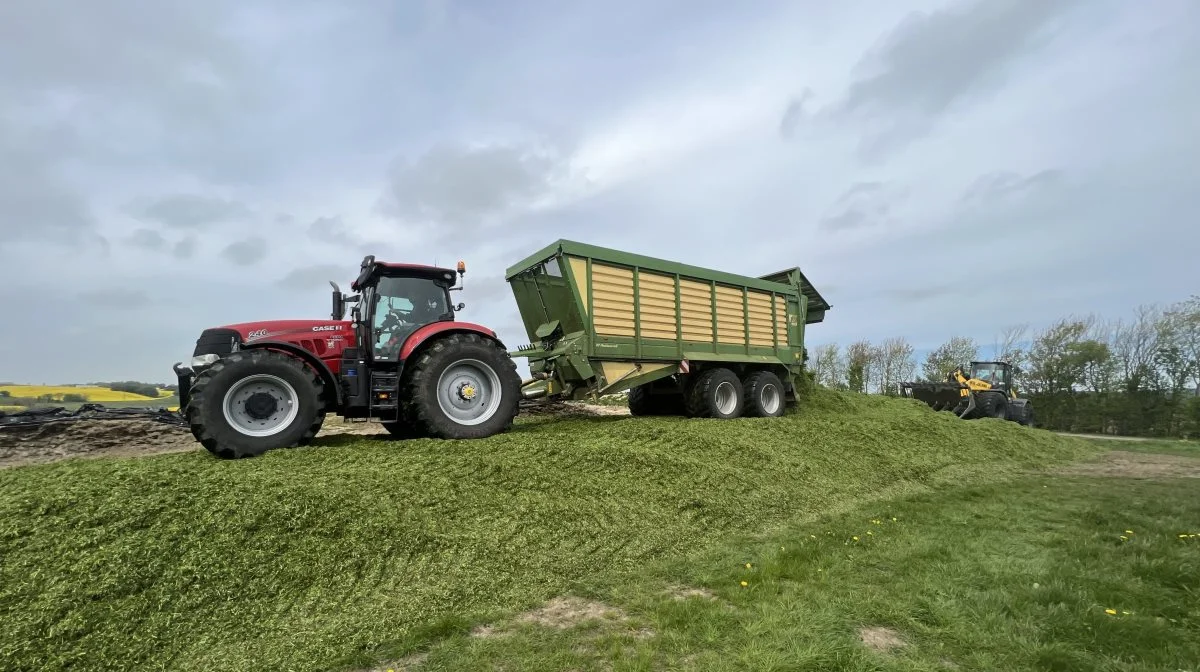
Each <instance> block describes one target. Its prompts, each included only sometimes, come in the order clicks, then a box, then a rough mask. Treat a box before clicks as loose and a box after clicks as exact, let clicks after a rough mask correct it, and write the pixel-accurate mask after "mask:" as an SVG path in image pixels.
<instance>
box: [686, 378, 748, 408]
mask: <svg viewBox="0 0 1200 672" xmlns="http://www.w3.org/2000/svg"><path fill="white" fill-rule="evenodd" d="M742 391H743V390H742V381H741V380H739V379H738V377H737V374H735V373H734V372H733V371H730V370H729V369H723V368H718V369H707V370H705V371H702V372H701V373H700V374H698V376H697V378H696V380H695V382H693V383H692V385H691V387H690V389H688V391H687V396H686V400H687V401H686V403H687V414H688V415H689V416H691V417H693V418H720V419H728V418H736V417H738V416H740V415H741V414H742V411H743V410H744V408H745V402H744V400H743V396H742Z"/></svg>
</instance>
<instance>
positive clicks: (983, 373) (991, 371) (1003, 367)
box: [969, 362, 1013, 394]
mask: <svg viewBox="0 0 1200 672" xmlns="http://www.w3.org/2000/svg"><path fill="white" fill-rule="evenodd" d="M969 377H970V378H972V379H974V380H982V381H983V382H985V383H987V384H989V385H991V386H992V389H995V390H1001V391H1003V392H1004V393H1006V394H1010V393H1011V392H1012V389H1013V384H1012V365H1010V364H1009V363H1008V362H971V370H970V374H969Z"/></svg>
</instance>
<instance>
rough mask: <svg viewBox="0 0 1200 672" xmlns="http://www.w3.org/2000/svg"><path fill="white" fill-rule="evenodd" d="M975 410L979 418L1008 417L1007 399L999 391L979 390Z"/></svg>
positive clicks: (1001, 418) (998, 418)
mask: <svg viewBox="0 0 1200 672" xmlns="http://www.w3.org/2000/svg"><path fill="white" fill-rule="evenodd" d="M976 403H977V404H978V407H977V408H976V409H975V412H976V413H977V414H978V416H979V417H980V418H996V419H997V420H1007V419H1008V399H1006V398H1005V397H1004V395H1003V394H1002V393H1000V392H980V393H979V394H978V401H977V402H976Z"/></svg>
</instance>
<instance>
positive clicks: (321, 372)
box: [241, 341, 342, 407]
mask: <svg viewBox="0 0 1200 672" xmlns="http://www.w3.org/2000/svg"><path fill="white" fill-rule="evenodd" d="M241 349H242V350H252V349H257V350H282V351H284V352H286V353H288V354H289V355H292V356H295V357H298V358H300V359H301V360H302V361H303V362H304V363H306V364H308V365H309V366H311V367H312V368H313V370H314V371H316V372H317V375H318V376H320V377H321V382H322V383H324V384H325V397H326V399H325V400H326V401H327V402H332V404H333V405H334V406H335V407H341V405H342V386H341V385H338V382H337V377H336V376H334V375H333V371H330V370H329V367H328V366H326V365H325V362H323V361H321V358H320V357H317V356H316V355H314V354H313V353H311V352H309V351H308V350H305V349H304V348H302V347H300V346H298V345H296V344H295V343H288V342H286V341H255V342H253V343H247V344H244V345H242V347H241Z"/></svg>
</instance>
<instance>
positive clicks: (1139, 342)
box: [1111, 305, 1163, 392]
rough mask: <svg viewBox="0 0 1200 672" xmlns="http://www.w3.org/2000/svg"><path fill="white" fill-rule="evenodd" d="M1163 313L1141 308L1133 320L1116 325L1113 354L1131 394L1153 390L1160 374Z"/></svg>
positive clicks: (1127, 389)
mask: <svg viewBox="0 0 1200 672" xmlns="http://www.w3.org/2000/svg"><path fill="white" fill-rule="evenodd" d="M1162 319H1163V313H1162V310H1161V309H1159V308H1158V306H1156V305H1143V306H1138V308H1137V310H1136V311H1134V316H1133V320H1132V321H1131V322H1129V323H1125V322H1124V321H1123V320H1117V321H1116V322H1115V323H1114V324H1113V334H1112V344H1111V345H1112V352H1113V358H1114V359H1115V361H1116V366H1117V368H1118V373H1119V375H1120V377H1121V384H1122V386H1123V387H1124V388H1125V391H1127V392H1137V391H1138V390H1141V389H1145V388H1147V387H1153V386H1154V384H1155V383H1156V382H1157V380H1156V379H1157V377H1158V371H1157V369H1156V368H1155V364H1154V354H1155V353H1156V352H1157V351H1158V332H1159V324H1160V323H1161V322H1162Z"/></svg>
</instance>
